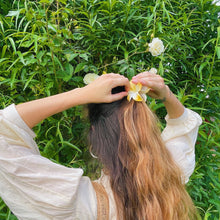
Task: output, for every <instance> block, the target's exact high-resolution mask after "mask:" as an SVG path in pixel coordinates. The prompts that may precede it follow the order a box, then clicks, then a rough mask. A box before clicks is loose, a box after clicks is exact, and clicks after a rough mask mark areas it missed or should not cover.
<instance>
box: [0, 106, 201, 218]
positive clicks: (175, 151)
mask: <svg viewBox="0 0 220 220" xmlns="http://www.w3.org/2000/svg"><path fill="white" fill-rule="evenodd" d="M165 119H166V121H167V126H166V128H165V129H164V131H163V133H162V138H163V140H164V141H165V143H166V146H167V148H168V150H169V151H170V152H171V154H172V156H173V158H174V160H175V161H176V163H177V164H178V165H179V166H180V167H181V169H182V171H183V173H184V178H185V182H187V181H188V180H189V177H190V175H191V174H192V173H193V170H194V166H195V154H194V146H195V142H196V138H197V133H198V127H199V125H200V124H201V123H202V120H201V118H200V116H199V115H198V114H197V113H195V112H193V111H191V110H189V109H185V111H184V113H183V115H182V116H180V117H179V118H177V119H169V117H168V116H166V118H165ZM34 137H35V134H34V133H33V131H32V130H31V129H30V128H29V127H28V126H27V125H26V124H25V122H24V121H23V120H22V118H21V117H20V115H19V114H18V112H17V110H16V108H15V105H10V106H9V107H7V108H5V109H4V110H0V197H1V198H2V199H3V200H4V201H5V203H6V204H7V205H8V207H9V208H10V209H11V211H12V212H13V213H14V214H15V215H16V216H17V217H18V219H20V220H77V219H79V220H90V219H91V220H94V219H96V216H97V202H96V194H95V191H94V189H93V186H92V184H91V180H90V179H89V178H88V177H85V176H82V175H83V170H82V169H80V168H79V169H75V168H68V167H65V166H62V165H59V164H56V163H53V162H52V161H50V160H48V159H47V158H44V157H42V156H41V155H40V153H39V150H38V147H37V145H36V143H35V141H34V140H33V138H34ZM98 181H99V182H102V184H103V185H104V187H105V189H106V191H107V193H108V195H109V200H110V214H109V215H110V216H109V217H110V219H111V220H115V219H116V211H115V210H116V207H115V201H114V198H113V193H112V191H111V187H110V185H109V180H108V177H107V176H105V175H102V176H101V178H100V179H99V180H98Z"/></svg>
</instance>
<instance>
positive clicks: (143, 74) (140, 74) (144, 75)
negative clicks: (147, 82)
mask: <svg viewBox="0 0 220 220" xmlns="http://www.w3.org/2000/svg"><path fill="white" fill-rule="evenodd" d="M154 75H156V74H155V73H151V72H148V71H145V72H142V73H139V74H137V75H136V76H133V77H132V79H135V78H139V77H146V76H154Z"/></svg>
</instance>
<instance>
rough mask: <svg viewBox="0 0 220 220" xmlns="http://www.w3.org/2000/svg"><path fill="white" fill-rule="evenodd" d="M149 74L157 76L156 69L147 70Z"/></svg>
mask: <svg viewBox="0 0 220 220" xmlns="http://www.w3.org/2000/svg"><path fill="white" fill-rule="evenodd" d="M149 72H150V73H153V74H157V69H156V68H151V69H150V70H149Z"/></svg>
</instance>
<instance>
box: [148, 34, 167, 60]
mask: <svg viewBox="0 0 220 220" xmlns="http://www.w3.org/2000/svg"><path fill="white" fill-rule="evenodd" d="M149 51H150V52H151V54H152V56H159V55H160V54H161V53H163V52H164V45H163V41H162V40H160V39H159V38H154V39H153V40H152V42H151V43H150V44H149Z"/></svg>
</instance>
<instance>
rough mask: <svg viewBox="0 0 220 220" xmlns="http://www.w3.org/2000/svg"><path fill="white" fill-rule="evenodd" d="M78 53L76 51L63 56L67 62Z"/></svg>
mask: <svg viewBox="0 0 220 220" xmlns="http://www.w3.org/2000/svg"><path fill="white" fill-rule="evenodd" d="M78 55H79V54H78V53H71V54H69V53H68V54H65V57H66V59H67V61H68V62H70V61H72V60H73V59H74V58H75V57H77V56H78Z"/></svg>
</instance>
